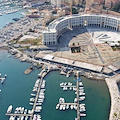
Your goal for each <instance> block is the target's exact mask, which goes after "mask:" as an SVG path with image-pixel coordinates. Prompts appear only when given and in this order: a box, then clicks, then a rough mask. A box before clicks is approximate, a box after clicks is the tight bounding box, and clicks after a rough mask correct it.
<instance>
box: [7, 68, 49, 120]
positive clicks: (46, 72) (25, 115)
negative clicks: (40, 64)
mask: <svg viewBox="0 0 120 120" xmlns="http://www.w3.org/2000/svg"><path fill="white" fill-rule="evenodd" d="M49 71H50V70H49V69H48V70H46V71H44V70H42V71H41V72H40V74H38V77H39V78H40V79H38V80H40V81H39V82H38V89H37V91H36V92H37V93H36V96H35V99H34V103H33V108H32V110H29V111H30V112H28V114H27V113H6V115H7V116H15V117H22V116H23V117H29V120H32V119H33V118H34V114H36V112H35V109H36V106H37V101H38V98H39V94H40V90H41V88H42V83H43V81H44V80H43V78H44V77H45V76H46V75H47V74H48V73H49ZM39 75H41V76H39Z"/></svg>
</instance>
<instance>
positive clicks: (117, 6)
mask: <svg viewBox="0 0 120 120" xmlns="http://www.w3.org/2000/svg"><path fill="white" fill-rule="evenodd" d="M111 10H113V11H115V12H120V3H119V4H116V5H115V6H113V7H112V9H111Z"/></svg>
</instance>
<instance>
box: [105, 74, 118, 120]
mask: <svg viewBox="0 0 120 120" xmlns="http://www.w3.org/2000/svg"><path fill="white" fill-rule="evenodd" d="M105 81H106V83H107V86H108V89H109V92H110V96H111V110H110V116H109V120H120V93H119V89H118V85H117V82H120V74H119V75H118V74H116V75H115V76H113V77H110V78H106V79H105Z"/></svg>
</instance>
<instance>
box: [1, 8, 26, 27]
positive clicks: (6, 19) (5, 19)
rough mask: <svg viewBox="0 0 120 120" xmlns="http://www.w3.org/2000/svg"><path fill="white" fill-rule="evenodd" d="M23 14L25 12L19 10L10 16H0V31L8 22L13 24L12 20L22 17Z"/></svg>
mask: <svg viewBox="0 0 120 120" xmlns="http://www.w3.org/2000/svg"><path fill="white" fill-rule="evenodd" d="M24 12H25V10H20V11H17V12H14V13H11V14H3V15H2V16H0V29H2V28H3V27H4V26H5V25H6V24H8V23H10V22H15V21H13V20H12V19H13V18H21V17H24V15H23V14H22V13H24Z"/></svg>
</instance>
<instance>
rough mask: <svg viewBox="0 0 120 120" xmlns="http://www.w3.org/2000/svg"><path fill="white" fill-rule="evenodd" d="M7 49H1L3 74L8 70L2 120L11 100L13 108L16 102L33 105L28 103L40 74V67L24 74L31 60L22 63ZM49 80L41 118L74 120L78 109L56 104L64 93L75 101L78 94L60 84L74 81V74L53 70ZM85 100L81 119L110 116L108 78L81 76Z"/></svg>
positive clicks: (102, 119) (100, 119)
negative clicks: (59, 108)
mask: <svg viewBox="0 0 120 120" xmlns="http://www.w3.org/2000/svg"><path fill="white" fill-rule="evenodd" d="M8 55H9V54H8V53H7V52H5V51H1V52H0V58H2V59H1V61H0V72H1V73H2V76H4V74H7V75H8V77H7V79H6V80H5V82H4V84H3V85H1V83H0V89H1V90H2V92H1V93H0V120H8V117H7V116H5V113H6V110H7V107H8V106H9V105H10V104H12V105H13V108H14V109H15V107H17V106H24V107H25V108H27V109H31V106H30V105H29V98H30V94H31V92H32V88H33V86H34V83H35V81H36V79H37V74H38V73H39V72H40V70H38V69H35V70H34V71H33V72H32V73H31V74H29V75H24V70H25V69H27V68H28V67H29V66H30V64H29V63H21V62H19V60H17V59H14V57H10V58H8ZM45 80H46V92H45V98H46V99H45V102H44V103H43V109H42V112H41V116H42V120H61V119H62V120H74V118H75V117H76V111H74V110H67V111H59V110H56V104H57V103H58V99H59V98H60V97H64V98H65V100H66V102H73V100H74V98H75V94H74V92H73V91H69V90H68V91H63V90H62V89H61V88H60V86H59V84H60V83H61V82H65V81H66V82H68V81H70V82H73V84H75V83H74V81H73V77H70V78H66V77H65V76H62V75H60V74H59V72H51V73H50V74H48V75H47V76H46V77H45ZM82 81H83V84H84V87H85V93H86V100H85V101H84V102H83V103H85V104H86V110H87V111H86V114H87V116H86V117H85V118H82V120H107V119H108V116H109V108H110V96H109V93H108V89H107V86H106V84H105V82H102V81H93V80H89V79H86V78H84V77H83V78H82Z"/></svg>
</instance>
